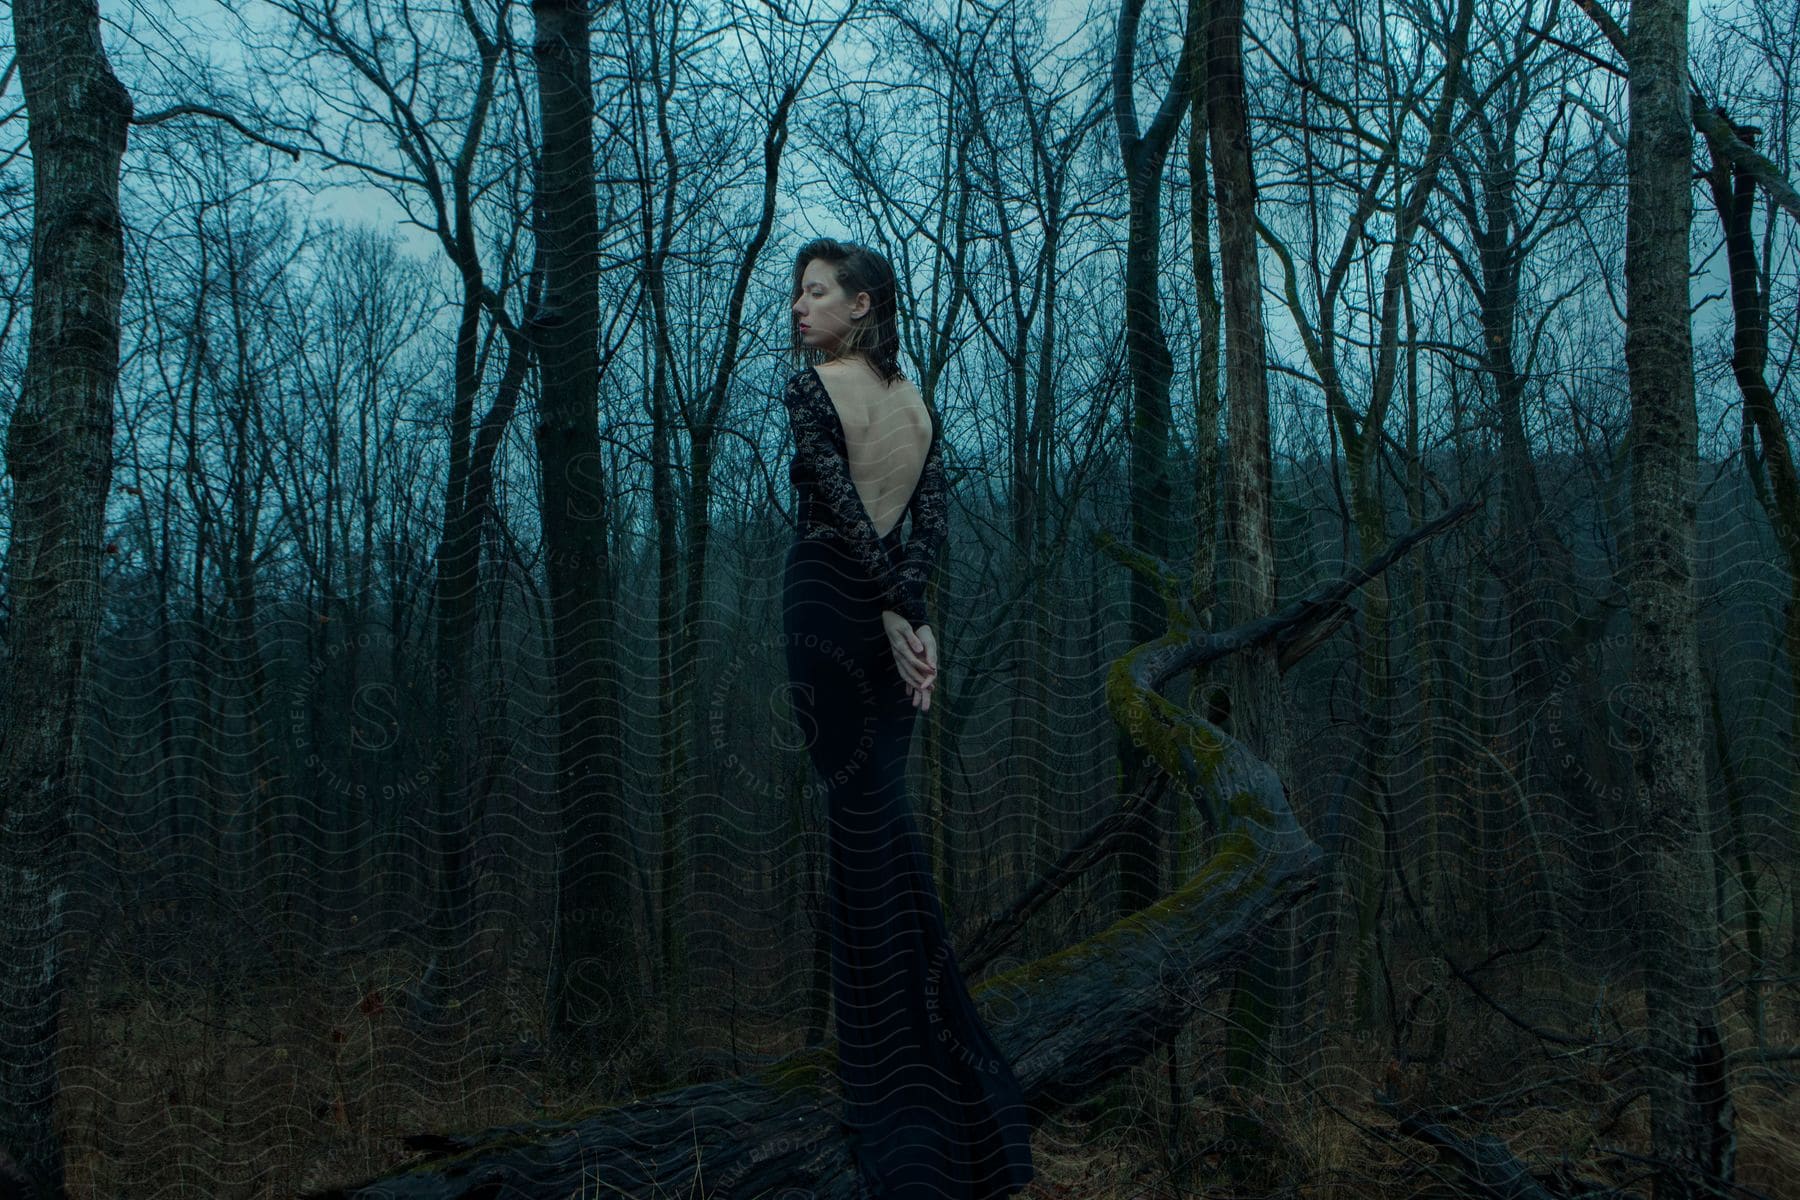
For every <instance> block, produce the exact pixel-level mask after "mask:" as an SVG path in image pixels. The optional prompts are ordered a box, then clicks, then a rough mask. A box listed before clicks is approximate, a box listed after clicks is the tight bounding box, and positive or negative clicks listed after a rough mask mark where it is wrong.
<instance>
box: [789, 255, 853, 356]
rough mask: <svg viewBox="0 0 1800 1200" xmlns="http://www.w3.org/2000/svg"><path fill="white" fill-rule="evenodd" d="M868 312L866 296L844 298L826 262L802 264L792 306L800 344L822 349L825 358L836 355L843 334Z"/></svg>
mask: <svg viewBox="0 0 1800 1200" xmlns="http://www.w3.org/2000/svg"><path fill="white" fill-rule="evenodd" d="M868 311H869V293H867V292H858V293H856V295H854V296H851V295H847V294H846V293H845V292H844V288H843V285H842V284H840V283H838V281H837V276H836V275H835V274H834V273H833V271H832V265H831V264H830V263H829V262H827V261H826V260H824V259H822V258H815V259H813V260H812V261H811V262H809V263H807V264H806V270H805V271H804V272H803V273H802V274H801V276H800V295H799V296H797V297H795V299H794V307H793V312H794V320H795V321H796V322H797V323H798V324H799V326H800V341H801V344H802V345H805V346H806V347H808V348H809V349H815V350H822V351H824V352H825V354H826V355H827V356H830V355H834V354H836V353H837V349H838V346H839V344H840V343H842V342H843V340H844V335H845V334H846V333H848V332H849V330H850V328H851V327H852V326H853V325H855V324H856V322H857V320H858V319H859V318H861V317H863V316H865V315H866V314H867V313H868Z"/></svg>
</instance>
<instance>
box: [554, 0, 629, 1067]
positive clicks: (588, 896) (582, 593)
mask: <svg viewBox="0 0 1800 1200" xmlns="http://www.w3.org/2000/svg"><path fill="white" fill-rule="evenodd" d="M532 14H533V16H534V17H535V18H536V22H537V38H536V41H535V42H534V43H533V51H534V53H535V55H536V59H537V67H538V105H539V112H540V113H541V114H542V118H541V119H542V121H543V153H542V156H541V160H540V162H541V165H540V167H539V178H538V202H537V204H536V205H534V206H533V212H534V213H535V214H536V221H537V232H538V238H539V244H540V246H541V247H542V251H541V253H542V262H543V265H544V300H543V305H542V309H541V314H540V318H539V320H538V321H537V322H536V323H535V325H534V330H533V332H534V337H535V338H536V339H537V351H538V363H539V366H540V372H541V374H540V378H541V397H542V398H541V400H540V401H539V404H540V409H541V412H542V421H541V423H540V424H539V426H538V430H537V451H538V460H539V463H540V466H541V472H542V478H543V489H544V494H543V506H542V507H543V524H544V550H545V560H546V562H547V564H548V568H547V569H548V582H549V589H550V610H551V636H552V642H553V646H554V649H553V652H552V658H553V662H554V665H555V666H554V669H555V676H554V689H555V692H554V694H555V696H556V705H557V734H558V740H557V749H556V755H557V763H556V766H557V771H556V785H555V797H556V800H555V803H556V807H557V811H558V814H559V816H560V821H559V827H558V832H559V835H560V838H559V841H560V844H559V846H558V856H557V858H558V867H557V876H558V878H557V907H556V941H555V946H554V948H553V951H552V954H551V967H550V972H551V981H550V984H549V986H548V989H547V994H548V997H549V1007H550V1011H549V1014H548V1025H549V1028H550V1030H551V1035H552V1037H553V1038H554V1039H556V1041H558V1042H559V1043H561V1044H562V1046H563V1047H564V1048H566V1049H569V1050H573V1051H575V1052H576V1053H585V1054H587V1055H588V1056H589V1057H590V1058H591V1060H592V1061H596V1062H608V1061H615V1060H616V1059H617V1055H616V1053H615V1051H616V1049H617V1046H618V1043H619V1041H620V1040H621V1039H622V1037H623V1036H624V1034H625V1032H626V1031H627V1030H629V1029H631V1028H632V1027H633V1026H634V1025H635V1024H636V1021H637V1015H638V1010H639V1008H640V1007H641V1005H642V1003H643V989H642V987H641V986H640V980H639V978H638V970H637V965H638V957H637V948H636V938H635V936H634V928H633V926H634V921H633V918H632V907H631V873H630V870H629V864H630V863H631V861H632V854H631V848H630V845H629V841H628V839H627V836H626V824H625V816H624V807H623V804H622V802H621V798H620V796H619V795H618V792H617V789H618V788H619V787H620V786H622V785H621V783H620V781H621V780H622V779H623V778H624V777H625V772H624V770H623V769H622V765H621V764H620V762H619V761H618V759H619V744H620V730H619V719H618V712H619V706H618V705H617V704H609V703H608V702H607V699H608V696H609V695H612V694H613V692H614V688H615V686H616V685H615V682H614V681H615V679H616V675H615V669H614V667H613V666H612V665H611V664H612V663H613V662H614V661H615V659H614V655H613V649H612V646H611V643H613V642H614V641H615V640H616V639H615V638H614V637H613V636H612V630H613V623H614V618H613V614H612V613H611V611H610V609H609V592H610V575H611V571H610V567H609V563H608V556H607V513H606V486H605V478H604V476H603V474H602V471H601V463H602V457H601V453H600V429H599V417H600V412H599V407H600V395H599V386H600V364H599V347H598V344H597V338H598V334H599V325H600V297H599V292H598V290H597V280H596V275H595V273H596V271H597V270H598V266H597V264H598V262H599V257H600V245H599V243H600V228H599V212H598V206H597V204H596V202H595V197H594V150H593V101H592V86H591V85H592V80H591V76H590V66H589V34H588V16H589V10H588V8H587V6H586V5H585V4H583V3H581V0H533V4H532ZM577 1039H579V1041H580V1042H581V1043H583V1044H581V1045H575V1044H573V1043H575V1042H576V1041H577Z"/></svg>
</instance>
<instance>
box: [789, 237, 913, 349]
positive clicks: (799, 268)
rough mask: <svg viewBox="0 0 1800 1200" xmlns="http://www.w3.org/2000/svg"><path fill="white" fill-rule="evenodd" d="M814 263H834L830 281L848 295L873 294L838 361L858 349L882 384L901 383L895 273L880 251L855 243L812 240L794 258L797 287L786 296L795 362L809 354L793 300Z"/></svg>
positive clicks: (820, 239)
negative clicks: (809, 266) (808, 265)
mask: <svg viewBox="0 0 1800 1200" xmlns="http://www.w3.org/2000/svg"><path fill="white" fill-rule="evenodd" d="M815 258H822V259H824V260H825V261H826V262H828V263H830V264H831V267H832V271H831V273H832V276H833V277H834V278H835V279H836V280H837V281H838V286H840V287H842V288H843V289H844V291H845V292H847V293H848V294H849V295H851V296H853V297H854V296H855V295H856V293H858V292H867V293H869V311H868V312H866V313H864V314H863V316H862V319H861V320H859V321H855V322H853V323H852V324H851V326H850V331H849V332H848V333H846V334H845V335H844V341H843V345H842V346H841V347H840V348H839V354H840V356H841V355H843V354H849V353H851V352H852V351H857V350H860V351H861V352H862V353H863V354H864V355H865V356H866V357H867V358H868V360H869V365H870V366H872V367H874V368H875V373H876V374H877V375H879V376H881V379H882V382H883V383H892V382H894V380H896V379H899V378H900V377H901V375H900V307H899V302H898V297H899V291H900V289H899V285H898V284H897V283H895V280H894V268H893V265H892V264H890V263H889V262H888V260H887V259H886V258H884V257H883V256H882V255H881V254H880V253H879V252H877V251H874V250H871V249H869V248H868V247H867V246H863V245H859V244H858V243H856V242H840V241H837V240H836V239H834V238H814V239H813V240H812V241H810V242H808V243H806V245H804V246H802V247H800V253H799V254H797V255H795V256H794V287H793V290H792V291H791V292H790V293H789V294H788V334H789V336H790V338H791V339H792V340H791V343H790V344H791V346H792V348H793V353H794V357H795V358H796V359H797V360H798V361H800V362H805V361H806V360H807V355H808V353H809V352H810V349H811V348H810V347H808V346H807V345H806V343H805V342H803V341H801V340H800V319H799V318H798V317H796V316H795V315H794V301H796V300H798V299H799V298H800V286H801V279H802V278H803V277H804V276H805V274H806V266H807V264H808V263H810V262H811V261H812V260H813V259H815Z"/></svg>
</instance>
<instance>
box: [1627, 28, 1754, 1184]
mask: <svg viewBox="0 0 1800 1200" xmlns="http://www.w3.org/2000/svg"><path fill="white" fill-rule="evenodd" d="M1687 48H1688V32H1687V5H1686V4H1684V3H1681V2H1680V0H1634V2H1633V4H1632V6H1631V36H1630V38H1629V40H1628V42H1627V58H1628V69H1629V83H1628V91H1629V120H1630V133H1629V141H1628V142H1627V145H1626V168H1627V178H1628V200H1627V206H1626V215H1625V227H1626V236H1625V302H1626V313H1627V321H1626V326H1625V367H1626V372H1627V375H1628V376H1629V379H1630V387H1631V429H1630V433H1629V437H1630V439H1631V538H1630V546H1629V549H1628V550H1627V554H1626V560H1625V570H1626V591H1627V595H1628V597H1629V601H1630V606H1631V652H1632V665H1631V674H1630V681H1631V684H1630V686H1631V695H1632V699H1633V700H1634V701H1635V704H1636V712H1635V713H1634V714H1633V715H1634V716H1635V717H1636V720H1635V722H1634V724H1635V726H1636V728H1635V729H1633V730H1630V731H1629V732H1631V733H1632V734H1634V735H1635V739H1636V745H1635V747H1634V751H1635V752H1634V754H1633V756H1632V775H1633V780H1634V783H1635V784H1636V787H1635V795H1634V796H1633V809H1634V811H1633V814H1632V815H1633V817H1634V818H1635V820H1634V824H1635V825H1636V828H1635V829H1633V830H1631V832H1630V842H1629V843H1628V844H1629V846H1630V849H1631V851H1632V854H1631V858H1630V861H1631V862H1632V863H1633V864H1634V866H1635V867H1636V874H1637V880H1638V885H1639V887H1638V895H1637V898H1636V899H1637V905H1638V909H1637V911H1638V912H1639V913H1640V914H1641V915H1640V920H1639V924H1638V931H1639V933H1640V935H1641V937H1640V942H1639V951H1640V961H1641V963H1642V968H1643V973H1644V1002H1645V1013H1646V1019H1647V1020H1648V1022H1649V1039H1648V1041H1649V1053H1648V1055H1647V1056H1646V1058H1647V1061H1646V1063H1645V1069H1646V1082H1647V1083H1648V1085H1649V1087H1650V1132H1651V1144H1652V1150H1653V1154H1654V1157H1655V1158H1656V1160H1657V1166H1656V1175H1655V1184H1654V1195H1655V1197H1656V1200H1674V1198H1675V1197H1688V1196H1704V1195H1722V1194H1726V1193H1728V1192H1729V1188H1728V1187H1727V1186H1726V1184H1727V1183H1728V1182H1729V1181H1730V1179H1731V1177H1732V1171H1733V1149H1734V1141H1735V1139H1734V1137H1733V1135H1732V1128H1731V1122H1732V1116H1731V1099H1730V1093H1729V1091H1728V1090H1727V1089H1726V1075H1725V1063H1724V1061H1723V1046H1722V1043H1723V1038H1722V1035H1721V1030H1720V1028H1719V1018H1718V990H1719V939H1718V923H1717V917H1716V913H1715V911H1714V902H1713V870H1714V863H1713V851H1712V836H1711V830H1710V828H1709V820H1708V815H1709V814H1708V808H1707V805H1706V800H1705V798H1706V779H1705V776H1704V773H1703V769H1702V763H1703V762H1704V745H1703V743H1702V740H1701V726H1700V668H1699V645H1698V638H1697V632H1696V629H1695V598H1694V540H1695V507H1696V497H1695V490H1694V473H1695V467H1694V458H1695V452H1696V446H1697V443H1698V429H1697V425H1696V418H1695V411H1694V359H1693V342H1692V330H1691V329H1690V327H1689V315H1688V314H1689V311H1690V309H1689V298H1688V231H1689V228H1688V227H1689V222H1690V219H1691V206H1692V197H1691V194H1690V192H1689V187H1690V183H1689V179H1690V175H1691V172H1692V169H1693V164H1692V157H1693V135H1692V131H1691V129H1690V128H1689V114H1688V93H1689V88H1688V81H1687Z"/></svg>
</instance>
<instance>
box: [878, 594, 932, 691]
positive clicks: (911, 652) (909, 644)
mask: <svg viewBox="0 0 1800 1200" xmlns="http://www.w3.org/2000/svg"><path fill="white" fill-rule="evenodd" d="M881 623H882V625H884V626H885V627H886V628H887V635H888V643H889V644H890V645H891V646H893V648H894V663H895V665H896V666H898V667H899V668H900V678H901V679H902V680H903V681H904V682H905V683H906V693H907V695H909V696H911V697H912V703H913V707H914V708H916V709H918V710H919V711H920V712H930V711H931V689H932V686H933V685H935V684H936V683H937V667H938V647H937V634H935V633H933V632H931V626H929V625H921V626H919V627H918V628H917V629H914V628H913V627H912V622H911V621H908V620H907V619H906V618H905V617H903V616H901V615H900V614H899V613H897V612H894V611H893V610H891V609H885V608H884V609H882V610H881Z"/></svg>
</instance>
